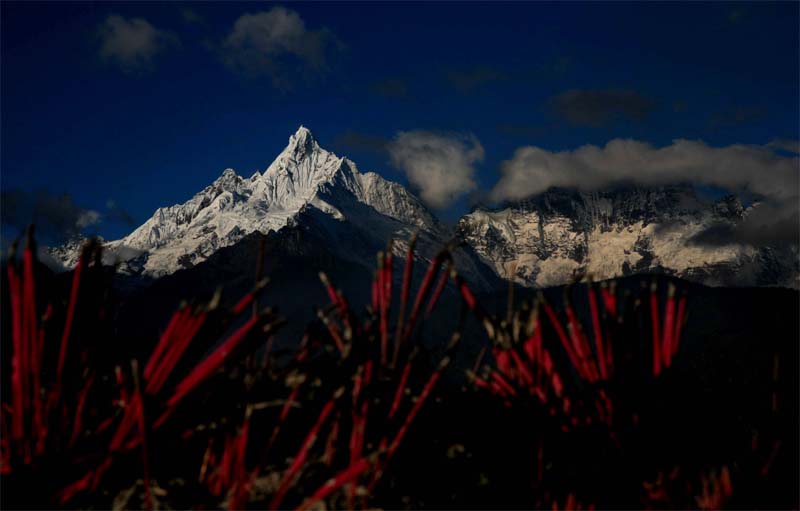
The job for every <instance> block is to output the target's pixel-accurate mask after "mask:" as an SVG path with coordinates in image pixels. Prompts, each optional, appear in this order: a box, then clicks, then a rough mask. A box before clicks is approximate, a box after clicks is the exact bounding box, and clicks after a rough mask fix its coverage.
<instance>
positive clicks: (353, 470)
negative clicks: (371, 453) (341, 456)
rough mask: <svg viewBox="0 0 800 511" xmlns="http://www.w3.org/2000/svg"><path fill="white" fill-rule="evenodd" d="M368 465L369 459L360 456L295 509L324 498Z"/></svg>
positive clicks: (309, 505)
mask: <svg viewBox="0 0 800 511" xmlns="http://www.w3.org/2000/svg"><path fill="white" fill-rule="evenodd" d="M369 467H370V461H369V459H368V458H361V459H359V460H357V461H355V462H354V463H352V464H351V465H350V466H349V467H347V468H346V469H344V470H343V471H341V472H339V474H337V475H336V477H334V478H332V479H329V480H328V481H326V482H325V483H324V484H323V485H322V486H320V487H319V488H318V489H317V491H315V492H314V494H313V495H311V497H310V498H308V499H306V500H305V501H304V502H303V503H302V504H301V505H300V506H299V507H297V511H305V510H307V509H309V508H310V507H311V506H312V505H313V504H314V503H316V502H319V501H320V500H323V499H325V498H326V497H328V496H329V495H330V494H332V493H333V492H335V491H336V490H338V489H339V488H341V487H342V486H343V485H345V484H346V483H349V482H350V481H352V480H354V479H356V478H357V477H358V476H360V475H361V474H362V473H363V472H364V471H366V470H367V469H368V468H369Z"/></svg>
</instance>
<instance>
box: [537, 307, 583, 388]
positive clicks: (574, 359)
mask: <svg viewBox="0 0 800 511" xmlns="http://www.w3.org/2000/svg"><path fill="white" fill-rule="evenodd" d="M542 303H543V304H544V311H545V313H546V314H547V317H548V318H549V319H550V323H551V324H552V325H553V328H555V330H556V334H557V335H558V339H559V340H560V341H561V345H562V346H563V347H564V351H566V352H567V357H568V358H569V361H570V362H572V365H573V367H575V370H576V371H578V375H579V376H581V377H582V378H583V377H584V375H583V368H582V366H581V365H580V364H579V363H578V359H577V357H576V356H575V352H574V351H573V350H572V347H571V346H570V342H569V340H567V334H566V333H565V332H564V328H563V327H562V326H561V322H560V321H558V317H557V316H556V313H555V311H553V308H552V307H551V306H550V304H549V303H547V302H545V301H542Z"/></svg>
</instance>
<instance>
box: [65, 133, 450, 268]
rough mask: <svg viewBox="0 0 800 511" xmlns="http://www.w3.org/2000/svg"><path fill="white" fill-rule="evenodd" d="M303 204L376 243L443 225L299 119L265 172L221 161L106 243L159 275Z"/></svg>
mask: <svg viewBox="0 0 800 511" xmlns="http://www.w3.org/2000/svg"><path fill="white" fill-rule="evenodd" d="M357 206H360V207H357ZM308 208H314V209H316V210H319V211H322V212H324V213H325V214H327V215H329V216H331V217H332V218H334V219H336V220H337V221H348V222H351V223H354V224H357V225H361V226H362V227H364V228H368V229H370V231H371V233H372V235H373V236H375V237H376V239H377V238H380V239H381V243H382V244H385V243H386V241H388V239H390V238H392V237H395V236H398V235H400V236H405V237H407V236H408V235H409V234H410V232H411V231H412V230H419V231H421V232H423V233H426V235H427V236H429V237H431V239H432V242H437V243H440V244H441V243H443V242H444V239H443V238H444V236H445V230H444V229H443V228H442V227H441V225H440V224H439V222H438V221H437V220H436V219H435V218H434V217H433V216H432V215H431V214H430V213H429V212H428V210H427V209H426V208H425V207H424V206H423V205H422V203H421V202H420V201H419V200H418V199H417V198H416V197H414V196H413V195H411V194H410V193H409V192H408V191H407V190H406V189H405V188H404V187H403V186H401V185H399V184H397V183H392V182H389V181H386V180H385V179H383V178H382V177H380V176H379V175H377V174H375V173H371V172H369V173H365V174H362V173H360V172H359V171H358V169H357V167H356V165H355V163H353V162H352V161H350V160H348V159H347V158H342V157H338V156H336V155H335V154H333V153H331V152H329V151H326V150H324V149H322V148H321V147H320V146H319V144H318V143H317V141H316V140H315V139H314V137H313V135H312V134H311V132H310V131H309V130H308V129H307V128H305V127H302V126H301V127H300V128H299V129H298V130H297V132H296V133H295V134H294V135H292V136H291V137H290V138H289V143H288V145H287V146H286V148H285V149H284V150H283V151H282V152H281V153H280V154H279V155H278V157H277V158H276V159H275V160H274V161H273V162H272V164H271V165H270V166H269V167H268V168H267V170H265V171H264V172H263V173H258V172H256V173H255V174H253V176H251V177H250V178H249V179H248V178H243V177H241V176H239V175H238V174H236V172H235V171H233V170H232V169H226V170H225V171H224V172H223V173H222V175H221V176H220V177H219V178H218V179H217V180H215V181H214V182H213V183H212V184H211V185H209V186H207V187H206V188H204V189H203V190H202V191H200V192H199V193H197V194H196V195H195V196H194V197H192V198H191V199H189V200H188V201H186V202H185V203H183V204H177V205H174V206H169V207H164V208H159V209H157V210H156V212H155V213H154V214H153V216H152V217H151V218H150V219H148V220H147V221H146V222H145V223H144V224H142V225H141V226H140V227H138V228H137V229H136V230H134V231H133V232H132V233H131V234H130V235H128V236H126V237H124V238H122V239H120V240H116V241H111V242H108V243H106V245H105V246H106V249H107V251H108V252H109V253H110V254H111V255H112V256H113V255H116V256H117V258H118V259H120V260H123V261H128V262H131V260H132V258H134V257H135V258H136V264H133V265H131V264H123V268H126V267H128V266H132V268H133V269H132V270H131V272H134V271H140V272H141V273H143V274H144V275H147V276H150V277H160V276H163V275H167V274H170V273H173V272H175V271H177V270H179V269H181V268H187V267H191V266H194V265H196V264H197V263H199V262H201V261H203V260H205V259H206V258H208V257H209V256H210V255H211V254H213V253H214V252H216V251H217V250H219V249H220V248H222V247H226V246H230V245H233V244H235V243H237V242H238V241H239V240H241V239H242V238H243V237H244V236H245V235H247V234H249V233H252V232H256V231H258V232H263V233H267V232H269V231H277V230H279V229H281V228H282V227H284V226H286V225H287V224H291V223H292V222H293V221H296V219H297V217H298V215H299V214H300V213H301V212H302V211H305V210H307V209H308ZM388 220H391V221H388ZM433 240H435V241H433ZM398 250H399V248H398ZM75 252H76V249H75V247H72V248H71V249H70V248H69V247H66V246H65V247H59V248H57V249H55V250H54V251H53V253H54V254H57V255H58V256H59V258H60V259H61V260H62V261H64V262H65V263H67V264H70V265H74V263H75V260H76V257H77V254H76V253H75ZM370 257H374V253H373V254H370Z"/></svg>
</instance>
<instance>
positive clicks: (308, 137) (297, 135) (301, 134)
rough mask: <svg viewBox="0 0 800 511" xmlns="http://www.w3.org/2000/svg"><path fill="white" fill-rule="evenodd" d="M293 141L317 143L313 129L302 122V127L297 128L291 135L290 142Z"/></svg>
mask: <svg viewBox="0 0 800 511" xmlns="http://www.w3.org/2000/svg"><path fill="white" fill-rule="evenodd" d="M292 142H296V143H298V144H305V143H316V142H317V140H316V139H315V138H314V134H313V133H311V130H310V129H308V128H306V127H305V126H303V125H302V124H301V125H300V127H299V128H297V131H295V132H294V134H293V135H292V136H291V137H289V143H292Z"/></svg>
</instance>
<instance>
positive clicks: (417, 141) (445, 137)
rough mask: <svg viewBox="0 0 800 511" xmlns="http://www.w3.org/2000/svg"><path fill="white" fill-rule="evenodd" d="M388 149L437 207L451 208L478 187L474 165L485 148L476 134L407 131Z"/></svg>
mask: <svg viewBox="0 0 800 511" xmlns="http://www.w3.org/2000/svg"><path fill="white" fill-rule="evenodd" d="M388 149H389V154H390V156H391V159H392V163H393V164H394V165H395V166H396V167H397V168H399V169H400V170H402V171H403V172H405V174H406V176H407V177H408V180H409V182H410V183H411V184H412V185H414V186H415V187H416V188H417V189H418V191H419V194H420V197H421V198H422V200H423V201H425V202H426V203H427V204H428V205H430V206H432V207H434V208H438V209H442V208H446V207H448V206H449V205H450V204H452V203H453V202H454V201H455V200H457V199H458V198H459V197H460V196H462V195H464V194H465V193H468V192H470V191H472V190H474V189H475V188H476V186H477V185H476V183H475V179H474V175H475V164H476V163H478V162H480V161H482V160H483V157H484V150H483V146H481V144H480V142H479V141H478V139H477V138H476V137H475V136H474V135H454V134H441V133H433V132H430V131H422V130H417V131H405V132H400V133H398V134H397V136H395V138H394V139H393V140H392V141H391V143H390V144H389V147H388Z"/></svg>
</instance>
